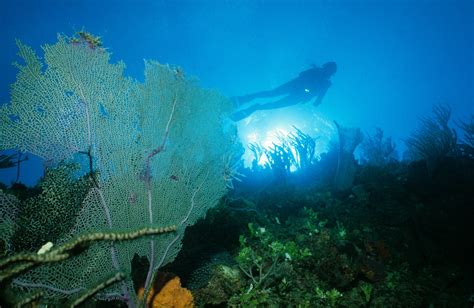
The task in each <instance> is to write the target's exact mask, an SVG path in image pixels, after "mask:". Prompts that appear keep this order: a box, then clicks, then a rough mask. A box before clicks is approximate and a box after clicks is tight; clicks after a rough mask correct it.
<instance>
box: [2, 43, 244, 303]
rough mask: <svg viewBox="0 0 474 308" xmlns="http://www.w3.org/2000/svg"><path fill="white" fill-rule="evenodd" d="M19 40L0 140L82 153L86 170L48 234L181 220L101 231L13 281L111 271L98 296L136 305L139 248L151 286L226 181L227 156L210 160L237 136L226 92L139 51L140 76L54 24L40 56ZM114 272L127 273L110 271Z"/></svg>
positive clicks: (98, 276) (58, 295)
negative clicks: (56, 229)
mask: <svg viewBox="0 0 474 308" xmlns="http://www.w3.org/2000/svg"><path fill="white" fill-rule="evenodd" d="M81 38H82V39H84V40H86V41H88V40H92V43H94V44H96V43H97V42H96V41H94V37H91V36H84V35H83V36H81ZM88 42H89V43H91V42H90V41H88ZM96 45H97V44H96ZM96 45H94V46H96ZM18 46H19V55H20V57H21V58H22V59H23V60H24V64H16V66H17V68H18V69H19V73H18V76H17V81H16V82H15V84H14V85H13V86H12V101H11V104H9V105H3V106H1V107H0V149H1V150H4V149H17V150H21V151H23V152H30V153H32V154H35V155H37V156H39V157H41V158H43V159H44V160H46V161H48V162H49V163H50V164H52V165H57V164H58V163H59V162H62V161H65V162H71V161H74V162H77V163H79V165H80V166H81V168H80V170H79V171H78V173H79V175H80V176H82V177H86V178H88V179H89V181H88V183H89V184H88V185H90V186H89V187H88V189H87V191H86V193H85V196H84V197H83V199H82V203H81V207H80V211H79V212H78V213H77V216H76V218H75V220H74V221H73V223H72V227H70V228H69V230H68V232H66V234H64V233H63V232H61V234H62V236H61V237H60V238H58V239H56V240H55V241H52V242H53V244H54V245H55V246H60V245H62V244H64V243H67V242H68V241H70V240H72V239H75V238H78V237H80V236H82V235H84V234H96V233H121V232H125V233H126V232H132V231H134V230H136V229H137V228H142V227H147V228H152V229H159V228H163V227H166V226H169V225H174V226H176V231H175V232H172V233H163V234H159V235H149V236H147V238H146V239H135V240H133V241H127V242H115V241H112V242H110V241H107V242H99V243H96V244H95V245H92V246H90V248H89V249H87V250H85V251H83V252H82V253H81V254H79V255H77V256H75V257H74V258H65V259H64V260H61V262H55V263H54V264H41V265H40V266H38V267H36V268H34V269H31V270H28V271H26V272H24V273H23V274H21V275H20V276H19V277H17V279H15V280H14V282H13V286H14V287H15V286H17V287H21V288H22V289H24V290H25V289H27V290H30V291H35V290H42V292H43V296H44V298H45V299H48V300H50V301H55V300H56V301H59V300H61V299H64V298H70V299H71V300H74V299H75V298H79V297H80V294H79V293H80V292H82V290H89V291H93V290H94V288H95V287H96V286H97V285H100V284H102V283H103V282H107V281H111V283H110V284H106V285H104V287H103V288H102V289H100V290H98V291H97V292H95V293H94V296H95V297H96V298H101V299H119V300H123V301H126V302H127V303H128V304H129V305H130V306H132V307H133V306H135V305H137V304H138V299H137V297H136V294H135V292H134V288H133V283H132V281H131V278H130V273H131V260H132V258H133V257H134V255H138V256H145V257H147V258H148V260H149V269H148V275H147V279H146V283H145V294H146V293H148V291H149V288H150V286H151V282H152V281H153V275H154V273H156V271H157V269H158V268H160V267H161V266H163V265H165V264H167V263H169V262H170V261H172V260H173V259H174V258H175V257H176V255H177V253H178V252H179V250H180V248H181V240H182V237H183V235H184V230H185V228H186V227H187V226H189V225H191V224H194V223H195V222H196V221H197V220H198V219H199V218H200V217H202V216H203V215H205V213H206V211H207V210H208V209H209V208H210V207H212V206H214V205H215V204H216V203H217V200H219V199H220V198H221V197H222V196H223V194H224V193H225V192H226V184H228V183H226V181H227V179H225V178H224V177H223V174H224V170H223V166H222V165H220V164H216V163H215V162H216V161H219V160H221V159H222V157H228V156H229V155H233V153H235V152H234V150H235V149H237V148H238V146H239V145H237V144H236V142H235V140H236V137H235V129H234V128H233V127H231V128H228V126H229V125H227V126H225V125H224V121H225V120H224V119H225V118H226V117H225V115H226V113H228V112H229V111H230V108H231V104H230V102H229V101H228V100H227V99H225V98H223V97H222V96H221V95H219V94H218V93H215V92H212V91H207V90H203V89H201V88H199V87H198V86H197V84H196V82H195V81H193V80H186V79H185V78H184V77H183V74H182V73H181V71H179V70H175V69H173V68H171V67H169V66H167V65H161V64H159V63H158V62H154V61H147V62H145V82H144V83H143V84H141V83H139V82H137V81H135V80H132V79H131V78H127V77H125V76H124V75H123V70H124V67H125V66H124V64H123V63H118V64H111V63H109V58H110V55H109V53H108V52H107V51H106V50H104V49H102V48H91V47H90V46H89V45H88V44H77V43H75V42H74V41H69V40H68V39H67V38H65V37H62V36H60V37H59V41H58V43H56V44H54V45H46V46H44V47H43V50H44V59H45V63H44V64H46V65H44V64H43V63H42V62H41V61H40V59H39V58H38V57H37V56H36V54H35V53H34V51H33V50H32V49H31V48H30V47H28V46H26V45H24V44H22V43H20V42H18ZM97 46H98V45H97ZM225 127H226V128H225ZM56 197H58V196H55V198H56ZM0 198H3V199H5V198H7V199H8V197H5V196H3V195H0ZM63 198H67V196H62V195H61V196H59V199H57V198H56V199H54V201H53V204H52V205H54V204H57V205H58V206H59V203H60V202H61V199H63ZM8 200H9V199H8ZM0 202H1V203H5V202H7V201H4V200H2V199H0ZM0 223H1V224H3V223H4V221H3V217H2V221H0ZM19 240H21V239H19ZM41 244H43V243H41ZM116 273H123V274H124V277H123V279H115V280H114V279H112V278H113V277H115V276H114V275H115V274H116ZM111 277H112V278H111ZM110 279H112V280H110ZM145 297H146V296H145Z"/></svg>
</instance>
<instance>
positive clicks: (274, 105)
mask: <svg viewBox="0 0 474 308" xmlns="http://www.w3.org/2000/svg"><path fill="white" fill-rule="evenodd" d="M299 102H300V100H299V99H298V98H297V97H295V96H293V95H288V96H286V97H284V98H282V99H280V100H277V101H276V102H271V103H266V104H254V105H252V106H250V107H248V108H246V109H243V110H240V111H237V112H234V113H233V114H232V115H231V116H230V118H231V119H232V120H233V121H236V122H237V121H240V120H242V119H245V118H246V117H248V116H249V115H251V114H252V113H254V112H255V111H257V110H271V109H278V108H283V107H287V106H292V105H296V104H298V103H299Z"/></svg>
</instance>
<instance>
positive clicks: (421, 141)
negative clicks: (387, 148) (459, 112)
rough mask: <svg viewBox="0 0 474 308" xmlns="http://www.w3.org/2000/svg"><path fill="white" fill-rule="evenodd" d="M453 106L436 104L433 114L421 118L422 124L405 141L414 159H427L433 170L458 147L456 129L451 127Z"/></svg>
mask: <svg viewBox="0 0 474 308" xmlns="http://www.w3.org/2000/svg"><path fill="white" fill-rule="evenodd" d="M450 118H451V107H450V106H449V105H441V104H438V105H434V106H433V115H432V116H427V117H423V118H421V119H420V122H421V123H420V126H419V127H418V128H417V130H415V132H413V133H412V134H411V136H410V137H409V138H408V139H407V140H406V141H405V143H406V145H407V147H408V150H409V151H410V153H411V155H412V156H413V159H415V160H425V161H426V164H427V167H428V170H429V171H430V172H432V171H433V170H434V169H435V168H436V167H437V166H438V165H439V163H440V162H441V161H442V160H443V159H444V158H445V157H446V156H447V155H448V154H450V153H451V152H452V151H453V150H454V149H455V147H456V142H457V135H456V131H455V130H454V129H452V128H451V127H449V119H450Z"/></svg>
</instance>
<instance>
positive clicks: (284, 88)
mask: <svg viewBox="0 0 474 308" xmlns="http://www.w3.org/2000/svg"><path fill="white" fill-rule="evenodd" d="M293 84H294V81H289V82H287V83H285V84H282V85H281V86H279V87H277V88H275V89H272V90H268V91H260V92H256V93H252V94H248V95H243V96H237V97H233V98H232V102H233V103H234V105H235V107H238V106H241V105H243V104H245V103H248V102H250V101H252V100H254V99H256V98H263V97H274V96H280V95H285V94H288V93H289V92H290V91H291V89H292V88H293Z"/></svg>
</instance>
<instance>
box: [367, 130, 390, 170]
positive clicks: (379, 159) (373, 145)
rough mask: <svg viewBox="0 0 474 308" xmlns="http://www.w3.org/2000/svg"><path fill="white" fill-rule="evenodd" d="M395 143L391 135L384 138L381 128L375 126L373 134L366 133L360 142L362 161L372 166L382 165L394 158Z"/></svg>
mask: <svg viewBox="0 0 474 308" xmlns="http://www.w3.org/2000/svg"><path fill="white" fill-rule="evenodd" d="M395 147H396V146H395V143H394V142H393V141H392V138H391V137H388V138H384V136H383V130H382V129H381V128H380V127H376V128H375V133H374V135H369V134H366V136H365V138H364V140H363V142H362V143H361V150H362V162H363V163H365V164H368V165H373V166H383V165H385V164H387V163H390V162H393V161H395V160H396V154H397V152H396V150H395Z"/></svg>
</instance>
